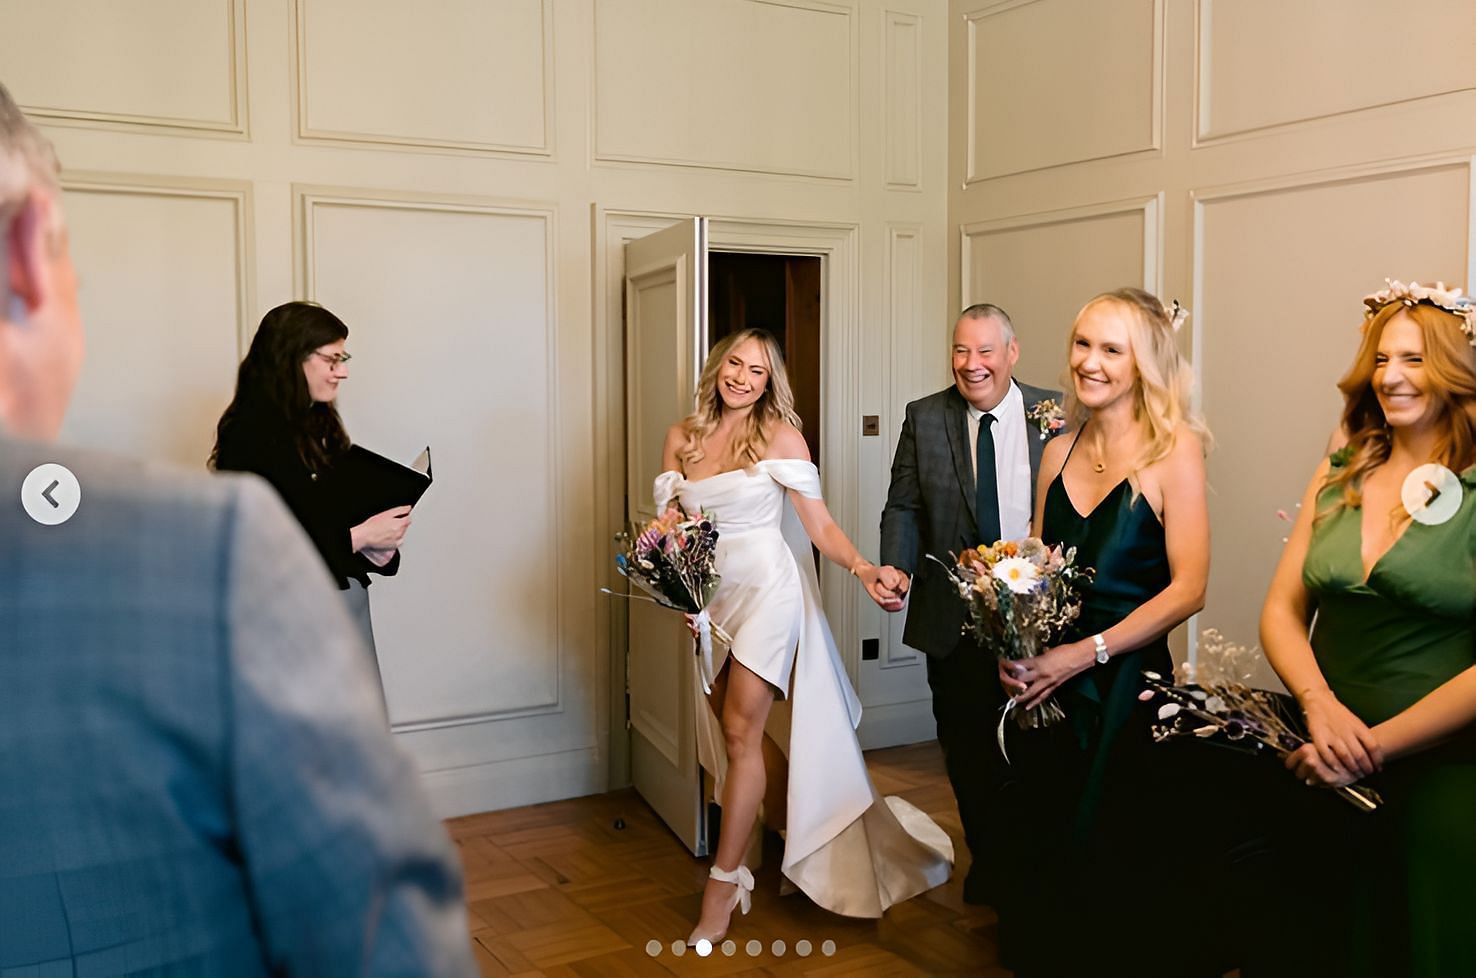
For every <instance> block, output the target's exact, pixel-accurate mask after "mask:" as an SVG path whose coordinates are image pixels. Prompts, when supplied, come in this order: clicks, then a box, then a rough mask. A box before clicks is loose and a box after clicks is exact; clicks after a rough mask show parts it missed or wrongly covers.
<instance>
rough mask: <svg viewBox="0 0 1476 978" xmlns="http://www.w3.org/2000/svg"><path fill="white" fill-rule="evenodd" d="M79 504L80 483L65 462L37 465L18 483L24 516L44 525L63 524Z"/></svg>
mask: <svg viewBox="0 0 1476 978" xmlns="http://www.w3.org/2000/svg"><path fill="white" fill-rule="evenodd" d="M81 503H82V486H81V485H80V484H79V483H78V482H77V477H76V476H75V475H73V474H72V470H71V469H69V468H67V467H66V466H65V465H58V464H57V463H55V462H47V463H46V464H45V465H38V466H36V467H35V468H34V469H32V470H31V472H30V474H29V475H27V476H26V479H25V481H24V482H22V483H21V505H22V506H24V507H25V510H26V515H27V516H29V517H30V518H31V519H33V520H35V521H36V522H37V523H41V524H43V525H45V526H56V525H57V524H58V523H65V522H66V521H67V520H69V519H71V518H72V515H73V514H74V513H76V512H77V507H78V506H79V505H81Z"/></svg>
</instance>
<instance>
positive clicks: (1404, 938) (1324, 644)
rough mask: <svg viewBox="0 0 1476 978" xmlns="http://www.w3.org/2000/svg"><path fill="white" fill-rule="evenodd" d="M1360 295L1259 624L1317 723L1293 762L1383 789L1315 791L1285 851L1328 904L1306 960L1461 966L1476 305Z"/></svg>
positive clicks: (1363, 971) (1352, 969)
mask: <svg viewBox="0 0 1476 978" xmlns="http://www.w3.org/2000/svg"><path fill="white" fill-rule="evenodd" d="M1364 301H1365V303H1366V304H1367V306H1368V310H1369V313H1368V318H1367V321H1366V324H1365V326H1364V336H1363V342H1362V344H1361V345H1360V347H1359V350H1358V355H1357V358H1356V359H1355V360H1354V363H1353V367H1352V369H1351V370H1349V371H1348V374H1347V376H1345V377H1344V378H1343V379H1342V380H1341V381H1340V382H1339V384H1338V387H1339V389H1340V390H1342V392H1343V396H1344V398H1345V407H1344V411H1343V426H1342V427H1343V431H1344V432H1345V433H1346V435H1347V445H1346V446H1344V447H1343V448H1342V449H1340V450H1339V451H1337V452H1336V453H1334V454H1333V455H1332V456H1331V457H1330V458H1329V459H1327V460H1326V461H1324V462H1323V463H1322V465H1320V466H1319V467H1318V469H1317V473H1316V475H1315V476H1314V477H1313V479H1312V483H1311V485H1310V486H1308V488H1307V493H1306V497H1305V498H1304V500H1303V503H1302V509H1301V514H1300V516H1299V519H1298V521H1297V524H1296V526H1295V528H1294V529H1293V531H1292V534H1291V536H1290V537H1289V539H1288V542H1287V546H1286V550H1285V553H1284V554H1283V555H1282V558H1281V563H1280V564H1279V565H1278V567H1277V570H1276V577H1275V579H1274V581H1273V583H1272V585H1271V590H1270V593H1269V594H1268V595H1267V598H1266V605H1265V609H1264V611H1263V612H1262V616H1261V641H1262V644H1263V646H1264V648H1265V650H1266V655H1267V658H1268V659H1269V660H1270V661H1271V664H1272V666H1274V667H1275V669H1276V671H1277V673H1278V674H1279V675H1280V676H1281V679H1282V681H1283V682H1284V683H1285V684H1286V687H1287V689H1289V690H1291V692H1292V693H1293V694H1294V695H1295V696H1296V698H1297V700H1298V702H1299V703H1300V704H1301V707H1302V709H1303V711H1304V712H1305V714H1306V720H1307V725H1308V728H1309V730H1310V732H1311V735H1312V743H1311V744H1309V745H1308V746H1306V747H1304V748H1302V749H1301V750H1299V751H1297V752H1296V753H1295V754H1293V755H1292V756H1291V757H1290V758H1289V759H1288V761H1287V766H1288V767H1289V768H1290V769H1291V771H1292V773H1293V774H1294V775H1295V776H1296V777H1298V778H1300V779H1301V780H1303V781H1304V782H1306V783H1307V784H1309V785H1313V786H1319V785H1342V784H1348V783H1351V782H1353V781H1357V780H1362V779H1365V778H1367V779H1369V781H1370V783H1371V784H1373V785H1375V786H1376V787H1377V788H1378V789H1379V790H1380V791H1381V792H1382V794H1383V796H1384V799H1385V805H1384V807H1383V808H1382V809H1380V810H1379V811H1378V812H1376V813H1375V814H1373V815H1369V816H1359V815H1354V816H1345V814H1344V813H1343V812H1342V811H1335V809H1336V808H1337V807H1338V806H1330V807H1327V808H1326V810H1325V811H1324V812H1322V813H1321V815H1320V817H1319V818H1318V820H1317V823H1316V824H1315V825H1314V826H1313V827H1312V835H1311V837H1314V838H1315V839H1316V844H1315V845H1310V846H1308V847H1307V850H1306V851H1305V852H1302V853H1298V854H1296V857H1297V858H1298V860H1299V861H1302V864H1303V866H1304V867H1307V868H1309V869H1310V867H1312V866H1317V868H1316V869H1315V870H1311V871H1307V872H1305V873H1304V877H1303V879H1302V883H1303V885H1304V889H1305V893H1304V894H1303V897H1304V901H1305V906H1306V907H1307V908H1308V910H1309V912H1310V913H1314V914H1315V913H1318V912H1322V911H1329V910H1330V911H1331V912H1330V913H1328V914H1327V917H1326V921H1327V928H1326V930H1327V931H1328V932H1325V933H1322V934H1319V935H1315V936H1314V935H1312V934H1308V938H1309V940H1311V941H1313V943H1314V944H1316V945H1318V946H1319V950H1320V951H1321V952H1323V956H1322V957H1321V958H1320V959H1319V962H1318V973H1319V974H1325V975H1337V974H1357V975H1369V976H1373V975H1379V976H1386V975H1401V976H1413V978H1435V976H1439V978H1446V976H1470V975H1476V727H1473V726H1472V720H1473V719H1476V669H1473V666H1476V627H1473V617H1472V615H1473V611H1476V348H1473V343H1476V305H1473V304H1472V303H1471V302H1470V300H1469V299H1468V298H1466V297H1463V296H1460V295H1459V290H1449V291H1447V290H1445V289H1444V288H1443V286H1442V287H1439V288H1437V289H1423V288H1420V287H1419V286H1418V285H1413V284H1412V285H1409V286H1405V285H1402V284H1401V283H1398V282H1391V283H1390V287H1389V288H1388V289H1385V290H1383V291H1382V292H1379V293H1376V294H1374V295H1372V296H1370V297H1368V298H1367V299H1366V300H1364ZM1314 613H1315V615H1316V620H1315V624H1314V625H1313V627H1312V630H1311V634H1310V636H1309V635H1308V624H1309V622H1312V621H1313V615H1314ZM1322 855H1327V856H1330V857H1331V858H1328V859H1325V860H1323V861H1322V862H1321V863H1320V864H1319V863H1318V862H1317V859H1318V857H1319V856H1322ZM1303 857H1305V860H1303ZM1306 923H1307V921H1305V920H1304V921H1303V922H1302V924H1303V925H1304V926H1305V924H1306ZM1308 929H1309V930H1310V929H1311V928H1308Z"/></svg>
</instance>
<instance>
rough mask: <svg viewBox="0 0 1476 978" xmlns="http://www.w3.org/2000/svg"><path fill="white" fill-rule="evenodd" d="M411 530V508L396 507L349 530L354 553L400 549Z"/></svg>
mask: <svg viewBox="0 0 1476 978" xmlns="http://www.w3.org/2000/svg"><path fill="white" fill-rule="evenodd" d="M408 529H410V507H409V506H396V507H395V508H394V509H387V510H385V511H384V512H383V513H376V514H375V515H373V516H371V517H369V518H368V519H367V520H365V521H364V522H362V523H360V524H359V525H358V526H356V527H354V528H353V529H352V530H349V537H350V539H351V540H352V541H353V548H354V553H361V552H363V551H365V550H389V551H395V550H399V549H400V544H401V543H403V542H404V540H405V531H406V530H408Z"/></svg>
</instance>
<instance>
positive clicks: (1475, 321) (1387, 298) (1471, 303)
mask: <svg viewBox="0 0 1476 978" xmlns="http://www.w3.org/2000/svg"><path fill="white" fill-rule="evenodd" d="M1384 281H1385V282H1386V283H1388V286H1389V287H1388V288H1386V289H1380V290H1379V291H1377V292H1375V293H1373V294H1372V295H1366V296H1364V297H1363V304H1364V305H1365V306H1367V307H1368V309H1367V311H1366V312H1365V313H1364V314H1363V315H1364V320H1363V321H1364V325H1365V326H1367V325H1368V320H1370V319H1372V318H1373V317H1374V315H1375V314H1377V313H1378V312H1379V310H1381V309H1383V308H1384V307H1385V306H1388V305H1390V304H1392V303H1395V302H1399V303H1403V304H1404V305H1406V306H1417V305H1419V304H1420V303H1421V302H1428V303H1429V304H1430V305H1432V306H1435V307H1436V308H1437V309H1444V310H1445V311H1446V312H1448V313H1452V314H1454V315H1456V316H1458V317H1460V320H1461V332H1463V333H1465V334H1466V341H1467V342H1468V343H1470V344H1471V345H1472V346H1476V298H1473V297H1471V296H1469V295H1462V294H1461V290H1460V289H1447V288H1446V287H1445V283H1444V282H1436V283H1435V285H1434V286H1433V287H1431V286H1425V285H1421V284H1420V283H1418V282H1410V283H1409V284H1408V285H1405V284H1404V283H1403V282H1400V281H1396V280H1395V279H1389V278H1386V279H1384Z"/></svg>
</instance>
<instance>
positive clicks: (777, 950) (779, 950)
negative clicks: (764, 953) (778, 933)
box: [769, 941, 784, 958]
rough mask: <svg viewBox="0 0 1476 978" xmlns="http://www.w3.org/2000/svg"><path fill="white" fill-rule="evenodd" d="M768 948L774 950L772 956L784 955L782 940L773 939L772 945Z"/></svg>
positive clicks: (779, 956) (780, 956)
mask: <svg viewBox="0 0 1476 978" xmlns="http://www.w3.org/2000/svg"><path fill="white" fill-rule="evenodd" d="M769 950H771V951H773V952H774V957H776V958H782V957H784V942H783V941H775V942H774V943H773V944H772V945H770V946H769Z"/></svg>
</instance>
